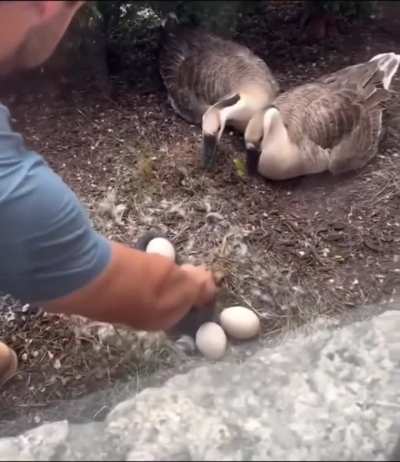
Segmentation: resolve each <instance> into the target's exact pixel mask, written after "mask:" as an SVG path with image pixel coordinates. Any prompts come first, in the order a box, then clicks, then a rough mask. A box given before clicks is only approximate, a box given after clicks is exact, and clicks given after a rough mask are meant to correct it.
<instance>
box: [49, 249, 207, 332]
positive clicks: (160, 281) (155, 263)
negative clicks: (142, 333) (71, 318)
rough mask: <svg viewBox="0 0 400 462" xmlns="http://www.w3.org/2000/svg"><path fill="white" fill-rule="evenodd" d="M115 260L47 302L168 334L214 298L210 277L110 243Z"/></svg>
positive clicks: (55, 308) (57, 307) (51, 307)
mask: <svg viewBox="0 0 400 462" xmlns="http://www.w3.org/2000/svg"><path fill="white" fill-rule="evenodd" d="M111 249H112V255H111V261H110V263H109V264H108V265H107V267H106V268H105V270H104V272H103V273H101V274H100V275H99V276H98V277H97V278H96V279H95V280H94V281H92V282H90V283H89V284H87V285H86V286H85V287H83V288H82V289H80V290H78V291H76V292H75V293H72V294H71V295H68V296H66V297H63V298H61V299H58V300H56V301H53V302H48V303H45V304H43V306H44V307H45V308H46V309H48V310H51V311H58V312H63V313H69V314H80V315H82V316H86V317H88V318H94V319H97V320H99V321H107V322H117V323H125V324H129V325H131V326H133V327H135V328H137V329H143V330H166V329H169V328H170V327H172V326H173V325H174V324H176V323H177V322H178V321H179V320H180V319H181V318H182V317H183V316H184V315H185V314H186V313H187V312H188V311H189V309H190V308H191V307H192V305H194V304H196V303H199V301H200V303H201V301H202V300H204V304H207V303H209V302H210V300H212V298H213V296H214V294H215V286H214V283H213V282H212V278H211V274H210V273H208V272H206V271H205V270H203V269H198V268H194V269H193V271H186V270H185V269H181V268H180V267H179V266H177V265H176V264H175V263H173V262H171V261H170V260H169V259H167V258H164V257H162V256H158V255H151V254H146V253H144V252H140V251H137V250H133V249H130V248H128V247H126V246H124V245H121V244H118V243H112V244H111Z"/></svg>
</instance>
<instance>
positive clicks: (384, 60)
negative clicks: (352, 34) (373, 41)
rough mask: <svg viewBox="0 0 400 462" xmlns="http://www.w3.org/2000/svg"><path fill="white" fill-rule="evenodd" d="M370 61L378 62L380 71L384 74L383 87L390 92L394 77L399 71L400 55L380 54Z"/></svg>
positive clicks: (391, 53)
mask: <svg viewBox="0 0 400 462" xmlns="http://www.w3.org/2000/svg"><path fill="white" fill-rule="evenodd" d="M370 61H376V62H377V66H378V69H379V70H380V71H381V72H382V74H383V77H382V85H383V88H384V89H385V90H389V89H390V86H391V84H392V80H393V77H394V76H395V74H396V72H397V71H398V69H399V65H400V54H396V53H393V52H390V53H380V54H378V55H375V56H373V57H372V58H371V59H370Z"/></svg>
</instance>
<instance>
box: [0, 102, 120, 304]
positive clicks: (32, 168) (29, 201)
mask: <svg viewBox="0 0 400 462" xmlns="http://www.w3.org/2000/svg"><path fill="white" fill-rule="evenodd" d="M110 257H111V247H110V243H109V242H108V241H107V240H106V239H104V238H103V237H102V236H100V235H99V234H98V233H97V232H96V231H95V230H94V229H93V228H92V226H91V224H90V221H89V218H88V215H87V213H86V211H85V210H84V208H83V207H82V205H81V203H80V202H79V200H78V199H77V197H76V196H75V194H74V193H73V192H72V191H71V189H70V188H69V187H68V186H67V185H66V184H65V183H64V182H63V181H62V179H61V178H60V177H59V176H58V175H57V174H56V173H55V172H54V171H53V170H52V169H51V168H50V167H49V166H48V165H47V163H46V161H45V160H44V159H43V158H42V156H40V155H39V154H37V153H35V152H33V151H31V150H29V149H27V148H26V146H25V144H24V141H23V138H22V136H21V135H20V134H18V133H16V132H14V131H13V130H12V128H11V126H10V113H9V111H8V109H7V108H6V107H5V106H3V105H1V104H0V291H1V292H3V293H8V294H11V295H13V296H14V297H16V298H18V299H20V300H21V301H23V302H26V303H34V302H45V301H50V300H54V299H56V298H59V297H62V296H65V295H68V294H70V293H72V292H74V291H75V290H78V289H80V288H82V287H84V286H85V285H86V284H88V283H89V282H90V281H92V280H93V279H95V278H96V276H98V275H99V274H100V273H101V272H102V271H103V270H104V269H105V267H106V266H107V264H108V262H109V261H110Z"/></svg>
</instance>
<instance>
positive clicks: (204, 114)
mask: <svg viewBox="0 0 400 462" xmlns="http://www.w3.org/2000/svg"><path fill="white" fill-rule="evenodd" d="M162 26H163V33H162V36H161V41H162V43H161V48H160V54H159V67H160V75H161V78H162V80H163V83H164V85H165V87H166V90H167V92H168V99H169V102H170V105H171V106H172V108H173V109H174V111H175V112H176V113H177V114H178V115H179V116H180V117H181V118H183V119H184V120H186V121H187V122H189V123H191V124H194V125H198V126H201V128H202V146H201V158H202V163H203V166H204V167H205V168H212V167H213V166H214V165H215V160H216V151H217V145H218V143H219V141H220V139H221V136H222V133H223V132H224V129H225V127H226V126H231V127H232V128H235V129H236V130H238V131H240V132H241V133H244V130H245V128H246V126H247V123H248V122H249V120H250V118H251V117H252V116H253V114H255V113H256V112H257V111H259V110H260V109H262V108H265V107H267V106H268V104H270V103H271V102H272V100H273V99H274V98H275V96H276V95H277V94H278V92H279V84H278V83H277V81H276V80H275V78H274V77H273V75H272V73H271V71H270V69H269V67H268V66H267V64H266V63H265V62H264V61H263V60H262V59H261V58H259V57H258V56H256V55H255V54H254V53H253V52H252V51H250V50H249V49H248V48H247V47H245V46H243V45H240V44H238V43H235V42H233V41H230V40H227V39H223V38H221V37H219V36H216V35H214V34H212V33H209V32H207V31H205V30H203V29H202V28H200V27H196V28H191V27H188V26H185V25H183V24H180V23H179V22H178V20H177V18H176V16H175V15H174V14H171V13H170V14H169V15H168V16H167V17H166V19H165V20H164V21H163V22H162Z"/></svg>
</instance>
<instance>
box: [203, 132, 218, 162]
mask: <svg viewBox="0 0 400 462" xmlns="http://www.w3.org/2000/svg"><path fill="white" fill-rule="evenodd" d="M216 152H217V136H216V135H203V142H202V147H201V157H202V162H203V167H204V168H206V169H211V168H213V167H214V165H215V161H216Z"/></svg>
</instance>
